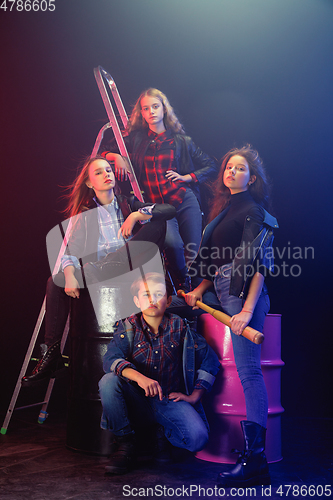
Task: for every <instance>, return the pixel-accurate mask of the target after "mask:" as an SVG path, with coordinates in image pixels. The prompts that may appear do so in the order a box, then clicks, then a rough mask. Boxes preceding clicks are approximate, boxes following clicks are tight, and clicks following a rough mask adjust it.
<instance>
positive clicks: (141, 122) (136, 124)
mask: <svg viewBox="0 0 333 500" xmlns="http://www.w3.org/2000/svg"><path fill="white" fill-rule="evenodd" d="M147 96H148V97H155V98H157V99H159V100H160V101H161V103H162V105H163V111H164V118H163V121H164V126H165V128H166V129H171V130H172V132H174V133H175V134H185V131H184V129H183V126H182V124H181V123H180V122H179V120H178V118H177V116H176V114H175V112H174V110H173V108H172V106H171V104H170V102H169V100H168V98H167V96H166V95H165V94H163V92H161V91H160V90H158V89H154V88H149V89H147V90H145V91H144V92H142V94H141V95H140V97H139V99H138V100H137V101H136V103H135V105H134V108H133V111H132V113H131V116H130V118H129V120H128V125H127V132H128V133H129V132H131V131H132V130H137V129H142V128H148V123H147V122H146V120H145V119H144V118H143V117H142V114H141V99H143V98H144V97H147Z"/></svg>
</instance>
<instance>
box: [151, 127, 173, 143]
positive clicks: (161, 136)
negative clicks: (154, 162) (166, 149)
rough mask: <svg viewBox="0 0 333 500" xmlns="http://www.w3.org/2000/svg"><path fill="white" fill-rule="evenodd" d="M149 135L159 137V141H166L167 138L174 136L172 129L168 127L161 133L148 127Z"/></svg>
mask: <svg viewBox="0 0 333 500" xmlns="http://www.w3.org/2000/svg"><path fill="white" fill-rule="evenodd" d="M148 137H150V138H151V139H157V140H159V141H165V140H166V139H170V138H171V137H172V132H171V130H170V129H167V130H165V131H164V132H162V133H161V134H156V132H153V131H152V130H150V129H148Z"/></svg>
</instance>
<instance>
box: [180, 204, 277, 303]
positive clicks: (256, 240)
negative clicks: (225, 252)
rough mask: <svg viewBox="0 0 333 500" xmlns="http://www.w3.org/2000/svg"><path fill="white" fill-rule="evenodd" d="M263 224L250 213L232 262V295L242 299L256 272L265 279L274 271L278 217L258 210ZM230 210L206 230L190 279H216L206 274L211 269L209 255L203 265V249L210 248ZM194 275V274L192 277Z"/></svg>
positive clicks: (213, 221)
mask: <svg viewBox="0 0 333 500" xmlns="http://www.w3.org/2000/svg"><path fill="white" fill-rule="evenodd" d="M258 207H259V209H260V212H261V217H260V220H259V219H258V218H257V217H255V216H254V215H253V214H252V213H251V209H250V210H249V213H248V214H247V215H246V217H245V221H244V228H243V234H242V239H241V244H240V247H239V249H238V251H237V253H236V256H235V258H234V260H233V262H232V274H231V281H230V289H229V294H230V295H234V296H236V297H239V298H241V299H243V298H244V297H245V295H246V292H247V289H248V286H249V282H250V281H251V280H250V277H252V276H253V271H254V272H257V271H258V272H260V273H261V274H263V275H265V274H266V272H267V271H273V269H274V256H273V250H272V244H273V240H274V235H273V228H278V227H279V226H278V223H277V220H276V218H275V217H273V216H272V215H270V214H269V213H268V212H267V211H266V210H265V209H264V208H262V207H261V206H259V205H258ZM228 210H229V207H227V208H226V209H224V210H223V211H222V212H221V213H220V214H219V215H218V216H217V217H215V219H213V220H212V221H211V222H210V223H209V224H208V225H207V226H206V227H205V229H204V232H203V235H202V240H201V243H200V248H199V252H198V254H197V256H196V258H195V259H194V261H193V262H192V264H191V272H190V275H191V276H199V277H201V278H205V279H213V277H212V276H210V275H209V274H208V273H207V269H208V268H209V265H210V258H209V255H208V256H207V258H205V262H204V263H203V260H202V258H201V257H200V255H201V249H202V248H204V247H209V246H210V243H209V241H210V238H211V235H212V233H213V231H214V229H215V227H216V226H217V225H218V224H219V222H220V221H221V220H222V219H223V218H224V217H225V216H226V214H227V213H228ZM203 270H204V271H203ZM193 273H194V274H193Z"/></svg>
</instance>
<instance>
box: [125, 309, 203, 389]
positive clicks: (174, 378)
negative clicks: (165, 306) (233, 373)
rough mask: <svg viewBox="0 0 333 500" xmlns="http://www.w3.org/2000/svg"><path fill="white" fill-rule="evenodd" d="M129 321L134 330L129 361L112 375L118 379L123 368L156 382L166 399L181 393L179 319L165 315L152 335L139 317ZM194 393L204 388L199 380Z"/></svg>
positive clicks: (182, 329)
mask: <svg viewBox="0 0 333 500" xmlns="http://www.w3.org/2000/svg"><path fill="white" fill-rule="evenodd" d="M128 321H129V322H130V323H131V325H132V326H133V327H134V329H135V331H134V342H133V352H132V356H131V359H130V360H129V361H127V360H125V359H124V361H121V362H119V363H118V364H117V367H116V369H115V373H116V374H117V375H121V373H122V371H123V369H124V368H126V367H130V368H134V369H136V370H138V371H139V372H140V373H142V374H143V375H145V376H146V377H148V378H151V379H153V380H157V381H158V383H159V384H160V386H161V387H162V390H163V395H164V396H166V395H168V394H170V392H174V391H175V392H184V382H183V378H184V377H183V373H182V355H183V344H184V339H185V335H186V328H185V324H184V322H183V320H182V319H181V318H179V317H178V316H175V315H171V316H169V315H168V314H165V315H164V317H163V319H162V322H161V324H160V326H159V331H158V333H157V334H154V333H153V332H152V331H151V330H150V327H149V325H148V324H147V323H146V321H145V320H144V318H143V316H142V314H141V315H133V316H130V317H129V318H128ZM195 388H196V389H201V388H205V386H204V385H202V383H201V381H200V380H197V382H196V384H195Z"/></svg>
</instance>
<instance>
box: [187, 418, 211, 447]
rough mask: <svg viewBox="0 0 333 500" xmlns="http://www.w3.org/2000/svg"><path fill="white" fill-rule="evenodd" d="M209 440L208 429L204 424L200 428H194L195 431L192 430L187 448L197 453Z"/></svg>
mask: <svg viewBox="0 0 333 500" xmlns="http://www.w3.org/2000/svg"><path fill="white" fill-rule="evenodd" d="M207 441H208V429H207V427H206V426H205V425H204V424H203V425H202V428H201V429H200V430H199V429H193V432H191V434H190V436H189V439H188V444H187V447H186V448H187V449H188V450H189V451H191V452H192V453H195V452H197V451H200V450H202V449H203V448H204V446H205V445H206V444H207Z"/></svg>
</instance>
